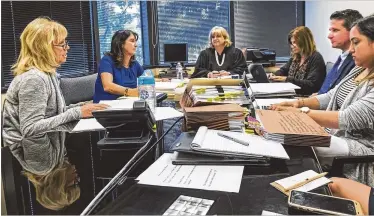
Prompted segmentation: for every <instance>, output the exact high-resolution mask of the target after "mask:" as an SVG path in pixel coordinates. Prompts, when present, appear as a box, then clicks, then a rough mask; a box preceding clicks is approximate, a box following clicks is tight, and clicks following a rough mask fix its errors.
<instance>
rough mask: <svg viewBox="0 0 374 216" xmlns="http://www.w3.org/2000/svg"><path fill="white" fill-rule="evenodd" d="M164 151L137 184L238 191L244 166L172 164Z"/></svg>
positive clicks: (169, 154) (170, 156)
mask: <svg viewBox="0 0 374 216" xmlns="http://www.w3.org/2000/svg"><path fill="white" fill-rule="evenodd" d="M172 157H173V154H172V153H164V154H163V155H162V156H161V157H160V158H159V159H158V160H157V161H156V162H154V163H153V164H152V165H151V166H150V167H149V168H148V169H147V170H145V171H144V172H143V173H142V174H141V175H140V176H139V177H138V178H137V179H136V180H138V181H139V182H138V183H139V184H145V185H155V186H165V187H180V188H193V189H201V190H212V191H226V192H235V193H239V189H240V184H241V181H242V176H243V169H244V166H206V165H204V166H189V165H173V164H172Z"/></svg>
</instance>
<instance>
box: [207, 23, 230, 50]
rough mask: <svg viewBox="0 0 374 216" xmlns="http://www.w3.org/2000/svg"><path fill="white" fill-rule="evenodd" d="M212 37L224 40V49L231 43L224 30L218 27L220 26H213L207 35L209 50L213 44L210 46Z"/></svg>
mask: <svg viewBox="0 0 374 216" xmlns="http://www.w3.org/2000/svg"><path fill="white" fill-rule="evenodd" d="M214 35H218V36H222V37H223V38H224V40H225V47H229V46H231V44H232V42H231V40H230V36H229V33H227V31H226V29H224V28H223V27H220V26H214V27H213V28H212V29H211V30H210V33H209V46H210V47H211V48H213V47H214V46H213V44H212V37H213V36H214Z"/></svg>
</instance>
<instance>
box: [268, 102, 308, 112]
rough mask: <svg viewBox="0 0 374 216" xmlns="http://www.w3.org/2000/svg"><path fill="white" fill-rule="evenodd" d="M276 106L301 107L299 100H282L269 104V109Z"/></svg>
mask: <svg viewBox="0 0 374 216" xmlns="http://www.w3.org/2000/svg"><path fill="white" fill-rule="evenodd" d="M277 107H294V108H300V107H301V102H300V100H295V101H284V102H282V103H278V104H273V105H271V106H270V109H271V110H277Z"/></svg>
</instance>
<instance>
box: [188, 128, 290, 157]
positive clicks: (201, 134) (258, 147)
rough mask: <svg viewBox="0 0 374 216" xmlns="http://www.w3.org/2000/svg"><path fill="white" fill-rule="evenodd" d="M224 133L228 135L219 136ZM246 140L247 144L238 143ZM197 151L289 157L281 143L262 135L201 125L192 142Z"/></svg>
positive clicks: (192, 146) (233, 154) (232, 154)
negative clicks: (214, 128)
mask: <svg viewBox="0 0 374 216" xmlns="http://www.w3.org/2000/svg"><path fill="white" fill-rule="evenodd" d="M219 134H223V135H225V136H226V137H222V136H219ZM238 140H239V141H241V142H245V143H247V145H243V144H240V143H238V142H237V141H238ZM191 148H192V149H193V150H195V151H201V152H207V153H222V154H225V155H231V156H242V157H243V156H250V157H251V156H264V157H271V158H280V159H289V156H288V154H287V152H286V150H285V149H284V148H283V146H282V144H281V143H278V142H274V141H271V140H266V139H264V138H262V137H260V136H256V135H251V134H245V133H237V132H231V131H218V130H209V129H208V128H207V127H200V128H199V130H198V131H197V133H196V136H195V138H194V139H193V141H192V143H191Z"/></svg>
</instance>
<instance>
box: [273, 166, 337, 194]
mask: <svg viewBox="0 0 374 216" xmlns="http://www.w3.org/2000/svg"><path fill="white" fill-rule="evenodd" d="M325 175H326V173H321V174H318V173H316V172H315V171H313V170H308V171H305V172H302V173H299V174H297V175H294V176H290V177H287V178H284V179H280V180H277V181H275V182H272V183H270V184H271V185H272V186H273V187H275V188H276V189H278V190H279V191H281V192H282V193H284V194H286V195H289V193H290V191H291V190H298V191H303V192H307V191H311V190H313V189H315V188H318V187H321V186H323V185H326V184H328V183H330V182H331V180H330V179H328V178H326V177H324V176H325Z"/></svg>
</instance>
